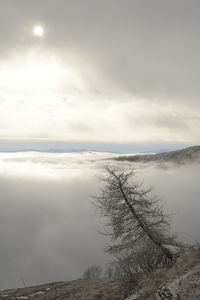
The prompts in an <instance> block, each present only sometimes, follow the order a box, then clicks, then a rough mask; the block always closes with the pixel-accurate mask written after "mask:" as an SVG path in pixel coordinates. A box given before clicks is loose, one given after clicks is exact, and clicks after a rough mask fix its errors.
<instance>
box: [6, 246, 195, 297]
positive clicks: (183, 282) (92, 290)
mask: <svg viewBox="0 0 200 300" xmlns="http://www.w3.org/2000/svg"><path fill="white" fill-rule="evenodd" d="M126 294H127V292H126V289H125V288H124V287H123V284H122V281H121V280H119V279H113V278H112V279H111V278H103V279H78V280H74V281H68V282H56V283H49V284H43V285H40V286H35V287H26V288H20V289H12V290H6V291H2V292H0V299H6V300H14V299H18V300H20V299H21V300H23V299H24V300H25V299H38V300H56V299H57V300H64V299H69V300H122V299H124V300H196V299H200V249H198V248H196V249H192V250H189V251H188V252H186V253H184V254H182V255H181V257H180V258H179V260H178V261H177V263H176V264H175V265H174V266H173V267H172V268H162V269H157V270H155V271H154V272H152V273H151V274H149V275H148V276H142V277H141V278H140V280H139V282H138V285H137V286H136V287H134V286H133V287H131V290H130V291H129V295H130V296H129V297H126V296H125V295H126Z"/></svg>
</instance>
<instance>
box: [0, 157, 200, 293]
mask: <svg viewBox="0 0 200 300" xmlns="http://www.w3.org/2000/svg"><path fill="white" fill-rule="evenodd" d="M114 156H116V154H109V153H91V152H82V153H39V152H26V153H22V152H19V153H0V194H1V198H0V244H1V247H0V265H1V272H0V290H3V289H8V288H17V287H24V283H23V281H24V282H25V285H26V286H30V285H39V284H42V283H45V282H55V281H61V280H63V281H68V280H74V279H78V278H81V277H82V275H83V273H84V272H85V270H86V269H87V268H88V267H89V266H92V265H94V264H95V265H96V264H98V265H101V266H102V268H103V269H104V270H105V268H106V266H107V263H108V262H110V261H112V259H113V258H112V257H109V256H108V255H107V254H105V253H104V250H105V249H106V248H107V247H108V245H110V244H111V241H110V239H109V238H107V237H105V236H103V235H101V234H100V233H99V231H103V230H104V227H103V223H104V221H105V220H103V219H101V218H99V217H98V215H97V214H96V212H95V209H94V205H93V204H92V203H93V202H92V201H93V200H92V199H91V197H90V196H91V195H98V194H99V191H100V187H101V185H102V183H101V182H100V181H99V180H98V178H99V177H100V176H103V167H104V166H105V164H106V165H109V167H110V168H111V167H112V168H115V169H116V168H122V169H124V170H128V169H129V168H133V164H131V163H130V162H115V161H113V160H110V161H108V160H106V161H105V160H102V159H104V158H108V157H110V158H112V157H114ZM134 168H135V172H136V180H137V181H138V182H143V187H149V186H152V187H153V193H152V194H155V195H156V196H157V197H159V198H160V204H161V206H162V208H163V211H164V213H166V214H172V217H171V218H170V223H171V230H172V232H173V233H174V232H175V233H176V234H177V237H178V239H179V240H181V241H185V242H188V243H196V242H197V241H199V239H200V232H199V226H200V220H199V209H200V207H199V194H200V186H199V172H200V164H199V163H190V164H185V165H173V164H169V163H165V164H162V165H157V164H153V163H147V164H138V165H137V164H134Z"/></svg>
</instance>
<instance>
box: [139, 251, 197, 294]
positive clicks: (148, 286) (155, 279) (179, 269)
mask: <svg viewBox="0 0 200 300" xmlns="http://www.w3.org/2000/svg"><path fill="white" fill-rule="evenodd" d="M197 264H200V248H192V249H190V250H189V251H187V252H185V253H182V255H181V257H180V258H179V259H178V261H177V262H176V263H175V264H174V265H173V266H172V267H171V268H161V269H157V270H155V271H154V272H153V273H151V274H149V275H148V276H144V277H143V278H141V280H140V281H139V283H138V286H137V288H136V289H135V291H134V292H138V291H140V290H141V289H143V288H144V292H143V293H142V295H141V296H140V297H139V298H138V300H154V299H155V293H156V291H157V290H158V288H159V287H160V286H161V285H163V284H167V283H170V282H172V281H173V280H175V279H176V278H178V277H179V276H180V275H183V274H185V273H186V272H187V271H189V270H191V269H192V268H193V267H195V266H196V265H197ZM199 272H200V271H199Z"/></svg>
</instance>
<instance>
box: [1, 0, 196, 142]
mask: <svg viewBox="0 0 200 300" xmlns="http://www.w3.org/2000/svg"><path fill="white" fill-rule="evenodd" d="M199 5H200V4H199V2H198V1H196V0H193V1H190V3H189V2H188V1H180V0H176V1H170V2H169V1H168V2H167V3H164V2H162V3H161V2H160V1H159V0H154V1H151V3H150V2H149V1H147V0H144V1H129V0H128V1H126V3H124V1H121V0H120V1H118V2H117V3H116V1H114V0H111V1H109V5H108V4H107V1H104V0H103V1H93V0H84V1H82V0H79V1H75V2H74V1H63V0H59V1H57V2H55V1H51V0H50V1H49V0H44V1H42V3H41V1H37V0H36V1H34V2H32V3H31V4H30V3H27V1H25V0H18V1H17V2H15V3H13V2H11V1H10V0H8V1H6V2H5V1H3V0H1V1H0V6H1V7H2V9H1V10H0V20H1V21H0V22H1V23H0V25H1V26H0V34H1V36H2V43H1V46H0V67H1V70H3V71H5V69H9V67H10V69H11V71H12V68H13V67H14V66H15V64H17V68H21V69H22V72H21V77H20V76H19V74H18V73H17V76H15V78H13V77H12V76H11V75H9V76H8V77H6V76H5V72H2V73H1V82H3V86H2V85H1V98H0V101H1V103H3V105H2V109H1V115H0V117H1V120H2V121H1V122H2V123H3V124H2V126H1V131H0V136H1V137H2V138H11V137H14V138H16V139H17V138H18V139H19V138H27V137H32V138H41V137H45V138H47V139H55V138H57V139H58V140H68V141H72V140H73V141H95V142H108V141H112V142H113V141H114V142H119V140H120V142H137V141H138V139H140V140H142V141H143V142H144V141H147V140H148V141H149V140H150V141H151V142H155V141H157V140H160V141H161V142H164V141H171V142H174V141H177V140H178V141H179V142H184V143H185V142H188V143H193V144H194V143H198V141H199V132H198V130H197V129H196V128H198V127H199V117H198V115H197V111H198V109H199V92H200V90H199V82H198V78H199V75H198V74H199V66H198V60H199V47H200V43H199V39H198V35H199V26H200V21H199V16H198V13H197V12H198V11H199ZM39 23H41V24H42V25H43V26H44V28H45V31H46V35H45V36H44V38H43V39H40V40H38V39H37V38H35V37H33V34H32V28H33V26H34V25H35V24H39ZM33 53H35V56H34V57H33V55H32V54H33ZM31 55H32V56H31ZM30 57H32V61H31V64H32V66H35V67H36V69H37V70H35V71H34V70H33V68H31V70H30V69H29V70H27V61H29V62H30ZM33 58H34V59H33ZM42 62H43V63H44V65H43V67H44V68H43V69H42V70H41V69H40V68H39V69H38V65H39V66H40V67H41V63H42ZM3 63H4V66H3ZM19 66H20V67H19ZM68 71H70V72H68ZM34 72H35V73H34ZM10 74H15V72H10ZM23 74H24V75H23ZM33 74H35V76H32V75H33ZM39 74H40V76H38V75H39ZM22 75H23V76H22ZM22 77H23V78H22ZM20 78H21V79H20ZM11 79H12V80H11ZM62 99H67V101H63V100H62ZM19 101H21V102H19ZM22 102H23V103H25V105H24V106H23V105H21V104H20V103H22ZM135 106H137V107H140V108H141V110H139V112H138V114H139V117H138V116H137V110H136V112H135V113H134V112H133V111H131V109H133V110H134V107H135ZM121 111H122V115H121V114H120V112H121ZM125 111H126V113H125ZM129 113H131V118H132V122H126V120H128V119H129ZM140 116H141V117H140ZM168 117H169V118H168ZM153 118H154V120H152V119H153ZM138 119H140V121H139V122H138ZM141 119H142V121H143V122H142V124H141ZM185 119H187V121H185ZM29 120H30V121H29ZM75 122H77V124H74V123H75ZM24 123H26V124H27V123H28V126H24ZM130 123H131V124H132V127H131V128H129V127H128V126H129V124H130ZM153 123H154V124H153ZM139 125H140V126H139ZM177 125H178V126H177ZM160 127H161V129H160ZM172 128H173V130H172ZM124 133H126V134H124Z"/></svg>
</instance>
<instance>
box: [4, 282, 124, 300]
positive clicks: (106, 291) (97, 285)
mask: <svg viewBox="0 0 200 300" xmlns="http://www.w3.org/2000/svg"><path fill="white" fill-rule="evenodd" d="M124 295H125V292H124V289H123V288H122V287H121V281H120V280H118V279H109V278H103V279H78V280H73V281H66V282H64V281H63V282H55V283H49V284H43V285H39V286H35V287H26V288H20V289H12V290H6V291H3V292H0V299H4V300H14V299H18V300H20V299H21V300H23V299H24V300H25V299H38V300H64V299H69V300H77V299H80V300H95V299H96V300H97V299H102V300H103V299H105V300H106V299H110V300H111V299H113V300H114V299H115V300H122V299H124Z"/></svg>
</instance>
